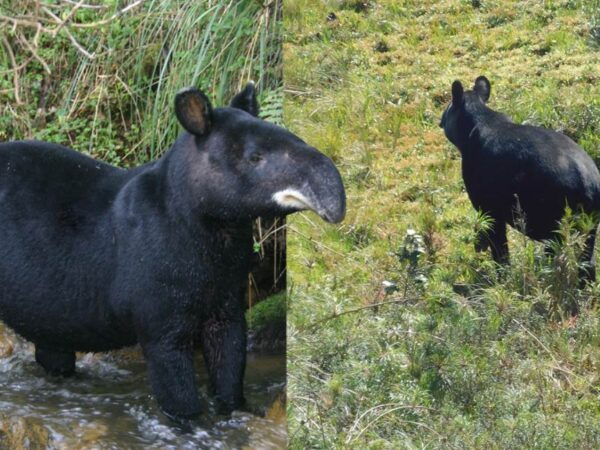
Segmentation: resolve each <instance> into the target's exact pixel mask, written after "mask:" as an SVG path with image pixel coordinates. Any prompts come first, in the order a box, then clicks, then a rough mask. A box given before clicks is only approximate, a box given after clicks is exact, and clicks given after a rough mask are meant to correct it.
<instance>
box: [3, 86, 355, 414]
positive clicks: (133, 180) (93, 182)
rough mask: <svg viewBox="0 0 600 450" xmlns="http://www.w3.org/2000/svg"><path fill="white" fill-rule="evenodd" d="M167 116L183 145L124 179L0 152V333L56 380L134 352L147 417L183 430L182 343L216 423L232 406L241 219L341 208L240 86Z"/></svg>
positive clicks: (197, 96)
mask: <svg viewBox="0 0 600 450" xmlns="http://www.w3.org/2000/svg"><path fill="white" fill-rule="evenodd" d="M175 113H176V116H177V118H178V120H179V122H180V123H181V125H182V126H183V128H184V129H185V132H183V134H181V135H180V136H179V138H178V139H177V141H176V142H175V144H174V145H173V146H172V147H171V149H170V150H168V151H167V152H166V153H165V154H164V155H163V156H162V157H161V158H160V159H158V160H157V161H155V162H151V163H149V164H146V165H143V166H141V167H137V168H134V169H130V170H123V169H119V168H116V167H113V166H110V165H108V164H104V163H102V162H99V161H95V160H93V159H91V158H89V157H87V156H84V155H82V154H80V153H77V152H75V151H73V150H70V149H68V148H66V147H62V146H60V145H54V144H49V143H44V142H36V141H26V142H11V143H4V144H1V145H0V319H1V320H2V321H4V322H5V323H6V324H8V325H9V326H10V327H12V328H13V329H14V330H15V331H16V332H17V333H19V334H20V335H22V336H23V337H25V338H26V339H28V340H30V341H32V342H33V343H34V344H35V358H36V361H37V362H38V363H39V364H41V365H42V366H43V367H44V369H46V371H48V372H49V373H52V374H60V375H70V374H72V373H73V372H74V370H75V352H76V351H83V352H102V351H107V350H113V349H118V348H121V347H124V346H129V345H133V344H135V343H139V344H140V345H141V347H142V350H143V353H144V356H145V359H146V362H147V365H148V371H149V378H150V383H151V387H152V390H153V392H154V395H155V397H156V400H157V401H158V403H159V405H160V407H161V409H162V411H163V412H164V413H165V414H166V415H167V416H169V417H171V418H174V419H177V420H184V421H185V420H186V419H190V418H194V417H196V416H198V415H199V414H200V412H201V410H200V402H199V398H198V393H197V388H196V380H195V374H194V366H193V342H194V340H195V337H196V335H197V333H198V332H199V338H200V339H199V340H200V343H201V347H202V351H203V354H204V358H205V361H206V367H207V371H208V374H209V379H210V381H211V385H212V389H213V391H214V394H215V395H216V399H217V402H218V405H220V409H221V411H223V412H228V411H231V410H232V409H234V408H237V407H239V406H241V405H242V404H243V402H244V395H243V389H242V385H243V378H244V368H245V363H246V323H245V320H244V301H243V294H244V289H245V284H246V281H247V274H248V272H249V270H250V261H251V256H252V221H253V219H255V218H256V217H258V216H263V217H269V216H283V215H286V214H290V213H293V212H295V211H300V210H304V209H309V210H313V211H315V212H316V213H317V214H318V215H319V216H321V217H322V218H323V219H324V220H326V221H328V222H334V223H335V222H339V221H341V220H342V219H343V217H344V214H345V207H346V206H345V202H346V200H345V194H344V187H343V184H342V180H341V178H340V174H339V172H338V171H337V169H336V168H335V166H334V165H333V163H332V161H331V160H330V159H328V158H327V157H325V156H324V155H323V154H321V153H319V152H318V151H317V150H315V149H314V148H311V147H310V146H308V145H307V144H306V143H304V142H303V141H302V140H300V139H299V138H298V137H296V136H295V135H293V134H292V133H290V132H288V131H286V130H284V129H282V128H280V127H277V126H275V125H273V124H269V123H267V122H265V121H263V120H260V119H258V118H257V117H256V116H257V114H258V104H257V101H256V96H255V89H254V86H253V85H252V84H249V85H248V86H247V87H246V88H245V89H244V90H243V91H242V92H241V93H239V94H238V95H236V96H235V97H234V99H233V100H232V102H231V105H230V107H224V108H217V109H214V110H213V109H212V107H211V104H210V102H209V101H208V99H207V97H206V96H205V95H204V94H203V93H202V92H200V91H199V90H197V89H193V88H190V89H186V90H183V91H181V92H179V93H178V94H177V96H176V98H175ZM198 330H199V331H198Z"/></svg>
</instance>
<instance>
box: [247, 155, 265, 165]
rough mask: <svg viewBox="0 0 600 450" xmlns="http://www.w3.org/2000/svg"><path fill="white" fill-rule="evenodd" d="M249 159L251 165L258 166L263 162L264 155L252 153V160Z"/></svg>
mask: <svg viewBox="0 0 600 450" xmlns="http://www.w3.org/2000/svg"><path fill="white" fill-rule="evenodd" d="M249 159H250V162H251V163H253V164H258V163H259V162H261V161H262V159H263V157H262V155H261V154H260V153H258V152H255V153H252V154H251V155H250V158H249Z"/></svg>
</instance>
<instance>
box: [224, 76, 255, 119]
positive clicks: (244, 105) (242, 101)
mask: <svg viewBox="0 0 600 450" xmlns="http://www.w3.org/2000/svg"><path fill="white" fill-rule="evenodd" d="M229 106H231V107H232V108H237V109H241V110H243V111H246V112H247V113H249V114H252V115H253V116H255V117H258V111H259V106H258V101H257V100H256V88H255V87H254V82H253V81H250V82H249V83H248V84H247V85H246V87H245V88H244V90H243V91H242V92H240V93H238V94H237V95H236V96H235V97H233V99H232V100H231V103H230V104H229Z"/></svg>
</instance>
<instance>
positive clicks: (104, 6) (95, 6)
mask: <svg viewBox="0 0 600 450" xmlns="http://www.w3.org/2000/svg"><path fill="white" fill-rule="evenodd" d="M62 1H63V2H64V3H68V4H69V5H80V7H81V8H84V9H106V8H108V6H106V5H87V4H85V3H83V2H79V3H78V2H74V1H73V0H62Z"/></svg>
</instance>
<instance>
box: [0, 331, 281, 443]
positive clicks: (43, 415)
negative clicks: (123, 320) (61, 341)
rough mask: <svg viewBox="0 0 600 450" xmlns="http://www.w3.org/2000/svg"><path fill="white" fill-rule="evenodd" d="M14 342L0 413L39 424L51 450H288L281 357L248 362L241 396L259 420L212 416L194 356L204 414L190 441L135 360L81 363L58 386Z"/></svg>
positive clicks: (83, 359) (0, 380)
mask: <svg viewBox="0 0 600 450" xmlns="http://www.w3.org/2000/svg"><path fill="white" fill-rule="evenodd" d="M0 327H1V325H0ZM1 331H2V330H1V329H0V339H1V337H2V336H1V335H2V332H1ZM11 340H12V342H13V343H14V350H13V351H12V354H11V355H10V356H8V357H4V358H0V413H1V414H2V415H4V416H5V417H10V418H14V417H23V418H26V419H28V420H30V419H32V418H33V419H34V420H36V421H37V422H41V423H42V424H43V426H44V427H46V428H47V429H48V430H49V431H50V443H49V447H50V448H53V449H54V448H56V449H72V448H90V449H119V450H121V449H130V448H131V449H137V448H144V449H146V448H148V449H197V448H199V449H261V450H262V449H264V450H269V449H284V448H286V444H287V435H286V424H285V415H284V413H283V411H284V410H282V409H281V407H279V408H277V406H278V402H279V400H278V399H277V398H278V397H279V398H281V394H282V392H283V391H284V389H285V355H253V354H250V355H249V356H248V364H247V368H246V379H245V385H244V386H245V394H246V399H247V401H248V405H249V407H248V409H249V410H251V411H254V412H256V414H253V413H249V412H234V413H233V414H232V416H231V417H224V416H218V415H216V413H215V405H214V404H213V401H212V399H211V397H210V396H209V395H208V394H207V377H206V372H205V371H204V367H203V361H202V358H201V357H200V355H198V358H197V368H198V370H197V372H198V378H199V386H200V396H201V401H202V403H203V404H204V407H205V414H203V416H202V418H201V419H200V420H199V423H198V425H197V426H196V427H195V428H194V430H193V431H192V432H191V433H183V432H181V431H180V430H178V429H177V428H176V427H174V426H173V425H172V424H171V423H170V422H169V420H168V419H166V418H165V417H164V416H163V415H162V414H161V413H160V411H159V410H158V407H157V406H156V403H155V401H154V399H153V398H152V397H151V395H150V391H149V387H148V380H147V374H146V367H145V364H144V361H143V358H142V357H141V355H140V352H138V351H135V350H127V351H120V352H115V353H111V354H106V355H93V354H86V355H83V356H82V355H80V356H79V357H78V361H77V374H76V375H75V376H74V377H71V378H67V379H61V378H54V377H50V376H47V375H46V374H45V373H44V371H43V369H42V368H41V367H39V366H38V365H37V364H36V363H35V361H34V357H33V346H32V345H30V344H27V343H25V342H23V341H20V340H19V339H17V338H14V337H11ZM272 405H275V407H272ZM279 406H281V403H279ZM274 409H279V413H274V412H273V410H274ZM265 412H266V413H267V414H266V417H262V416H263V415H264V413H265ZM1 447H2V442H1V441H0V448H1ZM32 448H35V447H32Z"/></svg>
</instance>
